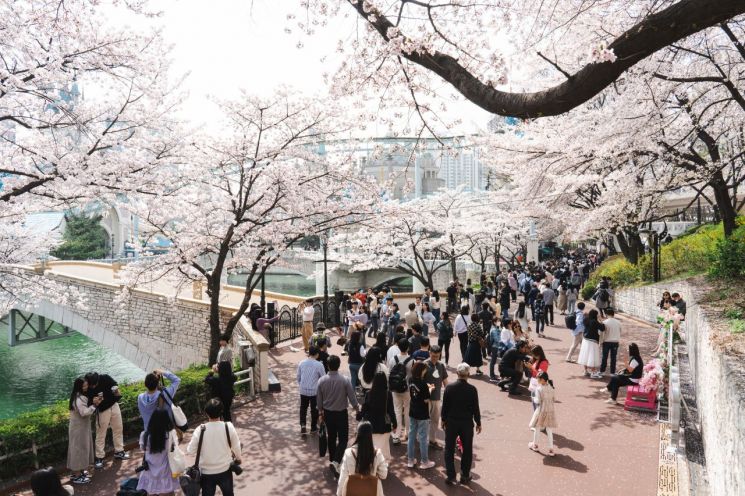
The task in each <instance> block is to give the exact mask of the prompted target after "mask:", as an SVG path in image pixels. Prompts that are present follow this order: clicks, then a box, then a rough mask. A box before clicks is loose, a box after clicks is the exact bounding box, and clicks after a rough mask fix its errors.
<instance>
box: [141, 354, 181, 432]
mask: <svg viewBox="0 0 745 496" xmlns="http://www.w3.org/2000/svg"><path fill="white" fill-rule="evenodd" d="M163 377H165V378H166V379H168V381H169V382H170V384H169V385H168V387H165V388H162V389H161V388H160V386H161V382H162V380H163ZM179 384H181V379H179V378H178V376H176V375H175V374H172V373H171V372H168V371H166V370H160V369H156V370H153V371H152V372H151V373H149V374H147V375H146V376H145V388H146V389H147V391H146V392H144V393H140V394H139V396H137V409H138V410H139V412H140V417H142V422H143V424H144V430H146V429H147V424H148V422H150V416H151V415H152V414H153V412H154V411H155V410H156V409H157V408H158V407H159V406H162V403H163V402H165V401H166V399H167V398H162V395H163V394H164V395H165V396H167V397H168V398H174V397H175V396H176V391H177V390H178V386H179ZM169 403H170V401H169Z"/></svg>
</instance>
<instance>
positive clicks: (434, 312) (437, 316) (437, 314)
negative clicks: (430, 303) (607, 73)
mask: <svg viewBox="0 0 745 496" xmlns="http://www.w3.org/2000/svg"><path fill="white" fill-rule="evenodd" d="M432 315H434V316H435V325H437V323H438V322H439V321H440V309H439V308H433V309H432Z"/></svg>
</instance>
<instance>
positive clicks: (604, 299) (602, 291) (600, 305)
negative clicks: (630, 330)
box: [592, 285, 610, 318]
mask: <svg viewBox="0 0 745 496" xmlns="http://www.w3.org/2000/svg"><path fill="white" fill-rule="evenodd" d="M592 299H593V300H595V307H596V308H597V309H598V312H599V313H600V316H601V317H603V318H605V309H606V308H608V307H609V306H610V293H609V292H608V289H607V288H605V287H603V286H602V285H601V286H600V287H599V288H598V290H597V291H595V294H594V295H592Z"/></svg>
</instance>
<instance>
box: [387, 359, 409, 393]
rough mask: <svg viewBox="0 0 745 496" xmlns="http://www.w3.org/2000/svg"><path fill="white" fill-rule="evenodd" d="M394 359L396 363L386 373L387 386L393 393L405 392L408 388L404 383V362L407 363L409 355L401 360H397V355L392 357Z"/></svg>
mask: <svg viewBox="0 0 745 496" xmlns="http://www.w3.org/2000/svg"><path fill="white" fill-rule="evenodd" d="M394 359H395V360H396V365H394V366H393V368H392V369H391V371H390V372H389V373H388V386H389V387H390V388H391V391H393V392H395V393H405V392H406V390H407V389H408V388H409V385H408V384H407V383H406V364H407V363H409V361H410V360H411V357H408V358H406V360H404V361H403V362H399V361H398V357H394Z"/></svg>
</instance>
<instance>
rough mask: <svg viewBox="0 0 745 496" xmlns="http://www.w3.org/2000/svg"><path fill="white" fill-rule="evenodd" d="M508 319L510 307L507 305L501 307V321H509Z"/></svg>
mask: <svg viewBox="0 0 745 496" xmlns="http://www.w3.org/2000/svg"><path fill="white" fill-rule="evenodd" d="M513 301H514V300H513ZM509 318H510V307H509V305H505V306H503V307H502V320H509Z"/></svg>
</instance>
